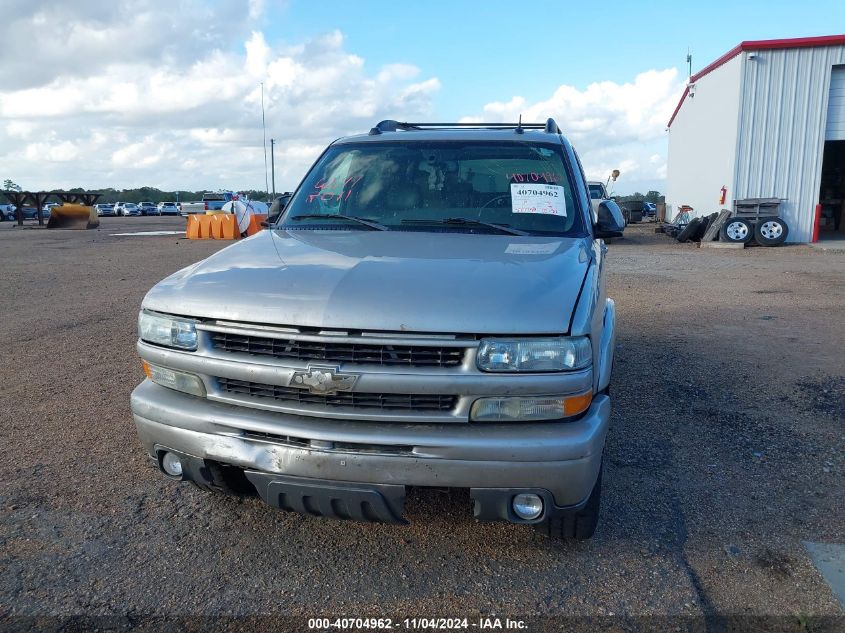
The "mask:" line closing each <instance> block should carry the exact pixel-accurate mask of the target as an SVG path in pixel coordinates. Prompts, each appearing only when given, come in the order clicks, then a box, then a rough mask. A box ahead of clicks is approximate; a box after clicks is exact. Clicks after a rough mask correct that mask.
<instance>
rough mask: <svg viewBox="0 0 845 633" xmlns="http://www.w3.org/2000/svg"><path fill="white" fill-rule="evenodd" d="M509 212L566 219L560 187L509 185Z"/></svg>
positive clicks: (564, 204)
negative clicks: (539, 214)
mask: <svg viewBox="0 0 845 633" xmlns="http://www.w3.org/2000/svg"><path fill="white" fill-rule="evenodd" d="M511 211H513V212H514V213H541V214H543V215H559V216H560V217H562V218H565V217H566V199H565V198H564V196H563V187H561V186H560V185H534V184H522V183H513V184H511Z"/></svg>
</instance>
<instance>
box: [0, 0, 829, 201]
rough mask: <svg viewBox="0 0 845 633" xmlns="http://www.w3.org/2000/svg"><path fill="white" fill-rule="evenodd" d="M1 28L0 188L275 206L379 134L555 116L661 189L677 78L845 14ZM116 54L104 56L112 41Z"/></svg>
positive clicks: (398, 16) (205, 20) (237, 8)
mask: <svg viewBox="0 0 845 633" xmlns="http://www.w3.org/2000/svg"><path fill="white" fill-rule="evenodd" d="M7 4H8V5H9V6H8V7H4V13H3V18H4V19H3V21H0V41H2V42H3V51H4V53H3V62H2V64H0V147H2V148H3V149H4V151H3V152H0V179H5V178H11V179H12V180H14V181H16V182H18V183H19V184H22V185H23V186H25V187H27V188H30V189H45V190H49V189H55V188H67V187H75V186H82V187H89V188H102V187H116V188H119V187H137V186H144V185H151V186H155V187H159V188H161V189H176V188H179V189H189V190H200V189H219V188H226V189H236V190H240V189H263V188H264V186H265V182H267V180H266V179H265V173H266V172H265V168H264V149H263V145H262V144H263V137H264V134H263V131H262V127H261V86H262V85H263V86H264V91H265V102H266V121H267V138H268V139H269V138H274V139H276V141H277V144H276V168H277V169H276V181H277V187H278V189H279V190H286V189H291V188H293V187H295V186H296V184H297V183H298V182H299V180H300V179H301V178H302V177H303V175H304V173H305V171H306V170H307V169H308V167H309V166H310V165H311V163H312V162H313V160H314V159H315V157H316V156H318V155H319V153H320V152H321V151H322V150H323V148H324V147H325V146H326V145H327V144H328V143H329V142H331V141H332V140H333V139H335V138H337V137H339V136H343V135H347V134H351V133H358V132H362V131H366V130H368V129H369V128H370V127H371V126H372V125H373V124H374V123H375V122H377V121H379V120H380V119H384V118H397V119H404V120H429V121H432V120H440V121H449V120H459V119H462V118H469V119H472V120H489V121H512V120H515V119H516V118H517V117H518V116H519V115H520V114H523V115H524V116H525V120H526V121H528V120H532V119H533V120H543V119H545V118H546V117H547V116H552V117H554V118H555V119H556V120H557V121H558V123H559V124H560V125H561V127H562V128H563V130H564V132H565V133H566V134H567V136H568V137H569V138H570V140H571V141H572V142H573V144H574V145H575V147H576V148H577V149H578V152H579V155H580V157H581V160H582V162H583V164H584V168H585V171H586V172H587V176H588V177H589V178H591V179H601V180H605V178H606V177H607V174H608V173H610V171H611V170H612V169H616V168H618V169H620V170H621V171H622V177H621V178H620V179H619V181H618V182H617V184H616V193H621V194H625V193H631V192H633V191H643V192H645V191H648V190H649V189H657V190H661V191H662V190H664V189H665V178H666V170H667V162H668V156H667V146H668V142H667V141H668V140H667V133H666V130H665V128H666V123H667V121H668V119H669V116H670V115H671V112H672V110H673V109H674V107H675V105H676V104H677V102H678V99H679V97H680V95H681V93H682V92H683V87H684V82H685V80H686V73H687V71H686V64H685V57H686V53H687V49H688V48H689V49H691V50H692V54H693V71H696V70H698V69H700V68H702V67H703V66H705V65H707V64H708V63H709V62H711V61H713V60H714V59H716V58H717V57H719V56H720V55H722V54H723V53H725V52H726V51H728V50H729V49H731V48H733V47H734V46H736V45H737V44H738V43H739V42H741V41H743V40H757V39H771V38H793V37H804V36H813V35H831V34H836V33H842V32H845V1H843V0H839V1H838V2H833V1H831V0H821V1H818V2H813V3H812V5H811V6H810V5H808V4H799V3H795V2H780V1H775V2H763V1H758V0H753V1H752V0H748V1H746V2H742V3H731V2H724V1H721V0H714V1H711V2H707V3H689V2H686V3H684V2H666V1H657V2H649V3H621V2H615V3H614V2H604V3H584V2H582V3H574V2H549V1H544V0H537V1H535V2H532V3H513V2H504V1H501V0H488V1H486V2H480V1H478V2H475V1H473V2H470V1H462V0H451V2H446V1H443V0H418V1H417V2H412V3H409V2H396V1H395V0H393V1H392V2H387V1H385V0H358V1H354V2H350V1H349V0H346V1H343V2H341V1H340V0H319V1H313V0H312V1H306V0H73V1H72V2H70V1H68V0H16V1H14V2H11V3H7ZM116 42H120V44H119V45H116V44H115V43H116Z"/></svg>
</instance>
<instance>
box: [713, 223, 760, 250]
mask: <svg viewBox="0 0 845 633" xmlns="http://www.w3.org/2000/svg"><path fill="white" fill-rule="evenodd" d="M719 238H720V239H721V240H722V241H723V242H731V243H733V244H748V242H750V241H751V240H752V239H753V238H754V227H752V226H751V224H750V223H749V222H748V221H747V220H743V219H742V218H731V219H729V220H728V221H727V222H725V223H724V224H723V225H722V228H721V230H720V231H719Z"/></svg>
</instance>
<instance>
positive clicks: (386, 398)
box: [217, 378, 456, 411]
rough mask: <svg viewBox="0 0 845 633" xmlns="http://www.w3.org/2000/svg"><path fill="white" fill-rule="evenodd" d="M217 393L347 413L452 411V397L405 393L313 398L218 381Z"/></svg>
mask: <svg viewBox="0 0 845 633" xmlns="http://www.w3.org/2000/svg"><path fill="white" fill-rule="evenodd" d="M217 383H218V384H219V385H220V389H222V390H223V391H225V392H226V393H231V394H237V395H241V396H249V397H252V398H267V399H270V400H275V401H277V402H295V403H298V404H316V405H323V406H327V407H348V408H351V409H404V410H410V411H449V410H451V409H453V408H454V407H455V401H456V396H444V395H428V394H405V393H360V392H357V391H341V392H338V393H333V394H331V395H320V394H314V393H311V392H310V391H308V390H307V389H297V388H296V387H282V386H280V385H267V384H264V383H260V382H247V381H245V380H235V379H233V378H218V379H217Z"/></svg>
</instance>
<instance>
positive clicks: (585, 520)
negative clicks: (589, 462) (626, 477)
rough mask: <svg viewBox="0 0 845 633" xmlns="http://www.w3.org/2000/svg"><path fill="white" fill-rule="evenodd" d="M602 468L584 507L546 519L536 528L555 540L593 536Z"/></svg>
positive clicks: (585, 538)
mask: <svg viewBox="0 0 845 633" xmlns="http://www.w3.org/2000/svg"><path fill="white" fill-rule="evenodd" d="M602 470H603V468H602V467H599V476H598V478H597V479H596V483H595V485H594V486H593V490H592V492H591V493H590V497H589V498H588V499H587V504H586V505H585V506H584V507H583V508H581V509H580V510H578V511H577V512H573V513H572V514H566V515H564V516H562V517H553V518H550V519H546V520H545V521H543V522H542V523H537V524H536V525H535V526H534V529H535V530H537V531H538V532H542V533H543V534H545V535H546V536H548V537H549V538H550V539H554V540H561V541H586V540H588V539H591V538H593V534H595V532H596V526H597V525H598V523H599V509H600V507H601V473H602Z"/></svg>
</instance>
